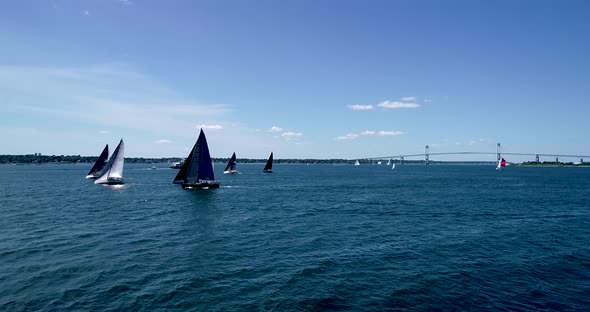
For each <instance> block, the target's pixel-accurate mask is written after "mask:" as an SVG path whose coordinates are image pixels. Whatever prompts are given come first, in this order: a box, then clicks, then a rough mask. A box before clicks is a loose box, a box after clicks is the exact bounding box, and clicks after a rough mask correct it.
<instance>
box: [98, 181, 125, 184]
mask: <svg viewBox="0 0 590 312" xmlns="http://www.w3.org/2000/svg"><path fill="white" fill-rule="evenodd" d="M99 184H102V185H123V184H125V183H123V181H108V182H105V183H99Z"/></svg>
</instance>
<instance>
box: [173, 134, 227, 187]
mask: <svg viewBox="0 0 590 312" xmlns="http://www.w3.org/2000/svg"><path fill="white" fill-rule="evenodd" d="M173 183H182V187H183V188H202V189H203V188H217V187H219V183H217V182H216V181H215V176H214V174H213V163H211V155H210V154H209V146H208V145H207V139H206V138H205V133H204V132H203V129H201V132H200V133H199V138H198V139H197V142H196V143H195V145H194V146H193V149H192V150H191V152H190V154H189V155H188V157H187V159H186V161H185V162H184V165H183V166H182V168H181V169H180V172H178V174H177V175H176V177H175V178H174V181H173Z"/></svg>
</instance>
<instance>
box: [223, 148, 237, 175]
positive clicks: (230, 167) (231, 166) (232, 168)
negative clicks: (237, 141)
mask: <svg viewBox="0 0 590 312" xmlns="http://www.w3.org/2000/svg"><path fill="white" fill-rule="evenodd" d="M223 173H225V174H228V173H229V174H234V173H238V163H237V161H236V153H235V152H234V153H233V154H232V155H231V158H230V159H229V162H228V163H227V167H225V170H223Z"/></svg>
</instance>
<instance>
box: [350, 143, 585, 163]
mask: <svg viewBox="0 0 590 312" xmlns="http://www.w3.org/2000/svg"><path fill="white" fill-rule="evenodd" d="M450 155H496V161H500V159H501V158H502V155H509V156H530V157H535V161H536V162H540V161H541V157H543V158H547V157H549V158H550V159H551V160H552V161H553V160H555V162H557V163H558V162H559V159H560V158H570V159H571V158H574V159H576V160H577V159H579V162H580V163H583V162H584V158H585V159H589V158H590V155H572V154H559V153H549V154H547V153H513V152H502V148H501V146H500V143H498V145H497V147H496V152H495V153H494V152H436V153H430V148H429V147H428V145H426V147H425V148H424V153H423V154H400V155H391V156H380V157H369V158H363V159H365V160H370V161H380V160H389V159H391V160H399V161H400V163H404V161H405V160H406V159H408V158H410V159H414V158H417V157H420V158H421V157H424V164H426V165H428V164H429V163H430V156H450ZM359 160H361V159H359Z"/></svg>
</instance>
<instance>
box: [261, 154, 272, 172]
mask: <svg viewBox="0 0 590 312" xmlns="http://www.w3.org/2000/svg"><path fill="white" fill-rule="evenodd" d="M263 171H264V172H272V152H270V157H268V160H267V161H266V165H264V170H263Z"/></svg>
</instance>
